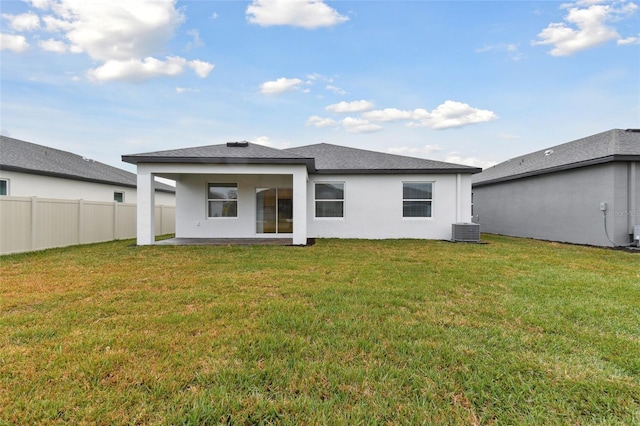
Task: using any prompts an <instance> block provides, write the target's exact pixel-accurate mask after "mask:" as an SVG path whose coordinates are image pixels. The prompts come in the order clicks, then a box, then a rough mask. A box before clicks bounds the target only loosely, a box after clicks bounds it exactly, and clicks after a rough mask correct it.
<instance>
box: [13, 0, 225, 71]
mask: <svg viewBox="0 0 640 426" xmlns="http://www.w3.org/2000/svg"><path fill="white" fill-rule="evenodd" d="M28 2H29V3H31V5H32V6H33V7H34V8H35V9H38V13H40V14H41V15H42V21H43V22H44V29H45V30H46V31H47V32H50V33H56V37H53V38H50V39H49V40H47V41H42V42H40V46H41V47H42V48H43V49H45V50H48V51H54V52H59V53H62V52H71V53H84V54H86V55H88V56H89V57H90V58H91V59H93V60H94V61H96V62H98V63H99V65H98V66H97V67H96V68H95V69H93V70H90V71H89V72H88V74H89V76H90V78H91V79H92V80H94V81H95V80H99V81H107V80H125V81H141V80H146V79H148V78H152V77H157V76H174V75H178V74H181V73H182V72H183V70H184V69H185V67H189V68H191V69H193V70H194V71H195V73H196V74H197V75H198V76H200V77H202V78H204V77H206V76H208V75H209V73H210V72H211V70H212V69H213V64H209V63H207V62H204V61H200V60H192V61H188V60H187V59H184V58H181V57H178V56H171V55H169V56H168V57H167V58H166V60H160V59H157V58H156V57H154V56H155V55H158V54H159V53H161V52H164V51H165V46H166V44H167V43H168V42H169V41H170V40H171V39H172V38H173V37H174V34H175V31H176V29H177V28H178V27H179V26H180V25H181V24H182V23H183V22H184V21H185V17H184V15H183V13H182V11H181V10H180V9H179V8H177V7H176V2H177V0H164V1H157V0H136V1H132V0H92V1H78V0H28ZM29 14H30V15H32V16H34V17H35V18H36V19H38V16H37V15H36V14H34V13H33V12H29ZM25 15H27V14H25ZM36 19H34V18H33V17H29V22H30V24H29V25H31V26H35V25H36V24H37V25H38V26H39V20H37V21H36ZM15 21H16V18H14V19H13V21H12V22H15ZM25 22H26V18H25ZM24 25H27V24H26V23H25V24H24ZM188 34H190V35H191V36H192V38H193V41H192V43H191V47H194V46H198V45H200V44H201V43H202V41H201V40H200V37H199V33H198V32H197V31H196V30H191V31H189V32H188ZM63 40H64V41H63Z"/></svg>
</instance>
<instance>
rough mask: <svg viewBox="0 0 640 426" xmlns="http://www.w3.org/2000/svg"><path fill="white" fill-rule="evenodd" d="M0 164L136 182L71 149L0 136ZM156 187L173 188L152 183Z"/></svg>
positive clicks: (94, 179) (87, 178)
mask: <svg viewBox="0 0 640 426" xmlns="http://www.w3.org/2000/svg"><path fill="white" fill-rule="evenodd" d="M0 168H2V169H4V170H12V171H18V172H22V173H31V174H36V175H44V176H53V177H59V178H65V179H73V180H82V181H87V182H96V183H105V184H109V185H120V186H126V187H130V188H135V187H136V186H137V178H136V175H135V174H134V173H131V172H128V171H126V170H122V169H118V168H116V167H113V166H109V165H107V164H104V163H101V162H99V161H94V160H90V159H87V158H85V157H82V156H80V155H77V154H73V153H71V152H67V151H62V150H59V149H55V148H50V147H48V146H44V145H38V144H34V143H31V142H25V141H22V140H19V139H14V138H10V137H7V136H0ZM156 185H157V189H161V190H164V191H171V192H174V191H175V189H174V188H172V187H170V186H168V185H164V184H159V183H156Z"/></svg>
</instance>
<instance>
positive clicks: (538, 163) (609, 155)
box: [472, 129, 640, 186]
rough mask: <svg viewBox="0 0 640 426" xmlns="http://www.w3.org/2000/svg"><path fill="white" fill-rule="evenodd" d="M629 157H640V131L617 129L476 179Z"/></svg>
mask: <svg viewBox="0 0 640 426" xmlns="http://www.w3.org/2000/svg"><path fill="white" fill-rule="evenodd" d="M626 159H633V160H634V161H638V160H640V131H638V130H633V129H628V130H621V129H613V130H609V131H606V132H602V133H598V134H595V135H592V136H588V137H585V138H582V139H578V140H575V141H572V142H567V143H564V144H561V145H557V146H553V147H551V148H547V149H543V150H539V151H535V152H532V153H530V154H526V155H522V156H520V157H515V158H512V159H510V160H507V161H504V162H502V163H500V164H497V165H495V166H493V167H489V168H488V169H486V170H484V171H483V172H482V173H479V174H477V175H475V176H474V177H473V178H472V182H473V184H474V185H478V186H480V185H488V184H491V183H497V182H502V181H505V180H513V179H519V178H523V177H528V176H534V175H539V174H544V173H552V172H555V171H560V170H567V169H572V168H577V167H583V166H587V165H591V164H598V163H605V162H609V161H618V160H626Z"/></svg>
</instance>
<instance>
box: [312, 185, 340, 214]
mask: <svg viewBox="0 0 640 426" xmlns="http://www.w3.org/2000/svg"><path fill="white" fill-rule="evenodd" d="M315 205H316V217H320V218H324V217H344V182H316V184H315Z"/></svg>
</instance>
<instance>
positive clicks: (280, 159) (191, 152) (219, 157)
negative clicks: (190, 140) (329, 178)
mask: <svg viewBox="0 0 640 426" xmlns="http://www.w3.org/2000/svg"><path fill="white" fill-rule="evenodd" d="M122 161H125V162H127V163H132V164H138V163H204V164H305V165H307V167H308V168H310V169H312V168H313V159H312V158H306V157H303V156H300V155H296V154H294V153H290V152H287V151H285V150H281V149H276V148H269V147H267V146H264V145H258V144H255V143H250V142H246V141H243V142H227V143H225V144H219V145H206V146H198V147H194V148H180V149H171V150H167V151H156V152H146V153H142V154H131V155H123V156H122Z"/></svg>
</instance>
